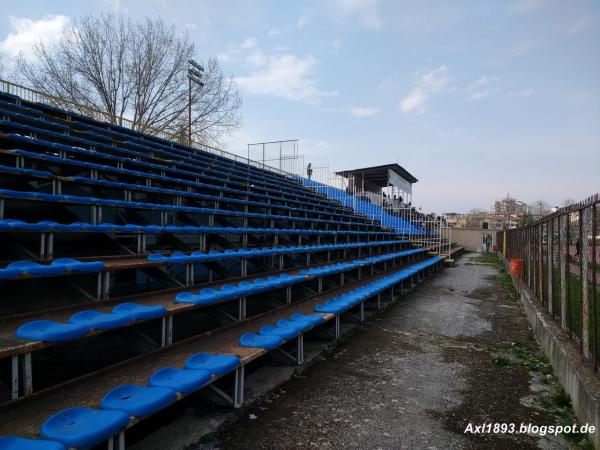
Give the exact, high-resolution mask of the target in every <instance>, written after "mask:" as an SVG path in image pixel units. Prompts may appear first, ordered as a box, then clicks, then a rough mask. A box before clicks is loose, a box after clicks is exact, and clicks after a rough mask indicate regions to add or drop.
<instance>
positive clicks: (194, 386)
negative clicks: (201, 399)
mask: <svg viewBox="0 0 600 450" xmlns="http://www.w3.org/2000/svg"><path fill="white" fill-rule="evenodd" d="M211 378H212V374H211V373H210V372H209V371H208V370H186V369H178V368H175V367H165V368H163V369H159V370H157V371H156V372H154V373H153V374H152V376H151V377H150V380H148V385H149V386H153V387H163V388H170V389H174V390H175V391H176V392H180V393H182V394H189V393H191V392H194V391H196V390H198V389H200V388H201V387H202V386H204V385H205V384H206V383H208V382H209V381H210V380H211Z"/></svg>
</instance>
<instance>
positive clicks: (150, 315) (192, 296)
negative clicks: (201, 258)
mask: <svg viewBox="0 0 600 450" xmlns="http://www.w3.org/2000/svg"><path fill="white" fill-rule="evenodd" d="M424 251H425V250H424V249H420V248H418V249H410V250H404V251H400V252H394V253H388V254H384V255H379V256H374V257H369V258H360V259H355V260H354V261H348V262H342V263H335V264H329V265H326V266H320V267H313V268H310V269H303V270H301V271H300V272H299V273H298V274H295V275H292V274H288V273H283V274H280V275H279V276H269V277H267V278H262V277H258V278H254V279H252V280H246V281H241V282H239V283H238V284H231V283H224V284H222V285H221V286H220V288H218V289H217V288H203V289H201V290H200V291H199V292H198V293H194V292H190V291H186V292H181V293H179V294H177V295H176V296H175V300H174V301H175V303H184V304H195V305H211V304H214V303H217V302H222V301H228V300H233V299H236V298H239V297H243V296H249V295H254V294H258V293H261V292H267V291H271V290H274V289H280V288H283V287H287V286H292V285H294V284H298V283H301V282H303V281H305V280H306V279H307V277H324V276H328V275H333V274H336V273H341V272H345V271H348V270H352V269H356V268H358V267H361V266H364V265H366V264H376V263H378V262H383V261H389V260H392V259H394V258H398V257H404V256H409V255H414V254H418V253H422V252H424ZM165 314H167V309H166V308H165V307H164V306H161V305H152V306H149V305H139V304H136V303H122V304H119V305H117V306H115V307H114V308H113V309H112V311H111V312H110V313H102V312H100V311H97V310H86V311H81V312H77V313H75V314H74V315H73V316H71V318H70V319H69V323H61V322H55V321H50V320H34V321H30V322H27V323H24V324H23V325H21V326H20V327H19V328H18V329H17V331H16V334H15V335H16V337H18V338H20V339H26V340H34V341H41V342H49V343H57V342H65V341H69V340H72V339H77V338H80V337H83V336H85V335H86V334H87V333H88V332H89V331H90V330H109V329H114V328H120V327H123V326H126V325H129V324H130V323H131V322H132V321H134V320H150V319H154V318H158V317H161V316H164V315H165Z"/></svg>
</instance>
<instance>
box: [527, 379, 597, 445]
mask: <svg viewBox="0 0 600 450" xmlns="http://www.w3.org/2000/svg"><path fill="white" fill-rule="evenodd" d="M538 403H539V405H540V406H541V407H542V408H544V409H545V410H546V411H548V412H550V413H552V414H553V415H554V416H556V417H557V419H558V423H559V424H560V425H563V426H566V425H573V424H576V423H578V422H577V417H575V414H574V413H573V406H572V404H571V398H570V397H569V394H567V393H566V392H565V390H564V389H563V388H562V386H560V385H557V386H556V388H555V389H554V391H553V392H550V393H548V394H544V395H542V396H540V397H539V398H538ZM562 436H563V437H564V438H565V439H566V440H567V441H569V442H571V443H573V444H577V446H578V448H584V449H592V448H593V446H592V444H591V442H590V441H589V439H588V437H587V436H585V435H581V434H579V433H562Z"/></svg>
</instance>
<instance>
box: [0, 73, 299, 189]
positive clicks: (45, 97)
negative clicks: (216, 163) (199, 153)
mask: <svg viewBox="0 0 600 450" xmlns="http://www.w3.org/2000/svg"><path fill="white" fill-rule="evenodd" d="M0 90H1V91H3V92H6V93H8V94H11V95H17V96H19V97H21V98H22V99H24V100H27V101H31V102H38V103H45V104H47V105H49V106H59V107H61V108H65V105H66V106H67V108H69V107H70V108H73V107H75V108H74V109H75V110H83V111H85V112H86V115H88V116H90V117H91V118H92V119H94V120H98V119H101V118H104V119H106V114H105V113H104V112H103V111H100V110H98V109H94V108H90V107H87V106H84V105H80V104H77V103H74V102H70V101H68V100H64V99H62V98H59V97H56V96H53V95H50V94H47V93H45V92H42V91H38V90H36V89H33V88H30V87H27V86H23V85H20V84H17V83H13V82H12V81H7V80H3V79H0ZM73 112H75V111H73ZM112 124H113V125H118V126H122V127H125V128H128V129H130V130H134V131H138V132H143V133H147V134H150V135H152V136H156V137H158V138H161V139H165V140H168V141H174V142H177V143H178V144H182V145H186V146H188V147H191V148H195V149H198V150H203V151H205V152H208V153H212V154H215V155H219V156H221V157H223V158H228V159H232V160H234V161H237V162H242V163H244V164H248V165H251V166H254V167H257V168H259V169H264V170H267V171H270V172H273V173H276V174H278V175H282V176H284V177H288V178H293V174H291V173H289V172H286V171H285V170H281V169H278V168H276V167H273V166H269V165H266V164H264V163H261V162H259V161H254V160H252V159H250V158H244V157H242V156H240V155H236V154H235V153H231V152H228V151H226V150H222V149H219V148H216V147H213V146H211V145H208V144H204V143H202V142H196V141H194V140H189V139H187V138H186V139H181V138H180V137H179V136H176V135H173V134H170V133H167V132H165V131H161V130H158V129H155V128H151V127H144V128H143V130H142V129H140V127H139V126H138V125H136V123H135V122H133V121H132V120H130V119H127V118H126V117H119V118H118V123H112Z"/></svg>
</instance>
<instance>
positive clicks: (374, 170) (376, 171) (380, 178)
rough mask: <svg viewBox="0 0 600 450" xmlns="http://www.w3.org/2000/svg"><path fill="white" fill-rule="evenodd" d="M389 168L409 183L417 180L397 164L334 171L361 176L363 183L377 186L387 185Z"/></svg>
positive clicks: (345, 176) (349, 175)
mask: <svg viewBox="0 0 600 450" xmlns="http://www.w3.org/2000/svg"><path fill="white" fill-rule="evenodd" d="M389 170H391V171H393V172H396V173H397V174H398V175H399V176H400V177H402V178H404V179H405V180H406V181H408V182H409V183H411V184H412V183H416V182H417V181H419V180H417V179H416V178H415V177H414V176H413V175H411V174H410V173H409V172H408V170H406V169H405V168H404V167H402V166H401V165H399V164H396V163H394V164H383V165H381V166H372V167H363V168H361V169H352V170H342V171H340V172H336V174H337V175H340V176H342V177H344V178H352V177H354V178H361V179H364V181H365V184H368V185H375V186H377V187H386V186H388V181H389V172H388V171H389Z"/></svg>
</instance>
